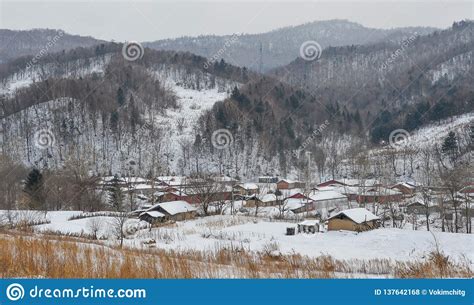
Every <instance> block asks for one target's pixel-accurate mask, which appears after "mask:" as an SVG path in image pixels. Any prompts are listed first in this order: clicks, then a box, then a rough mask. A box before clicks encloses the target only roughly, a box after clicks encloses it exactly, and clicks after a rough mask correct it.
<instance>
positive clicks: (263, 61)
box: [145, 20, 436, 71]
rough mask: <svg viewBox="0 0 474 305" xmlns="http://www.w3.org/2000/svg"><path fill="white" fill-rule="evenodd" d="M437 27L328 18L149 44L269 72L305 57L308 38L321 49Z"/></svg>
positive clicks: (423, 32) (422, 32)
mask: <svg viewBox="0 0 474 305" xmlns="http://www.w3.org/2000/svg"><path fill="white" fill-rule="evenodd" d="M435 30H436V29H434V28H426V27H407V28H396V29H387V30H382V29H374V28H367V27H364V26H362V25H360V24H358V23H354V22H350V21H347V20H326V21H315V22H310V23H306V24H302V25H298V26H291V27H285V28H281V29H276V30H273V31H270V32H267V33H261V34H244V33H236V34H234V35H226V36H215V35H202V36H199V37H182V38H177V39H165V40H158V41H154V42H149V43H145V45H146V46H148V47H150V48H154V49H158V50H179V51H187V52H191V53H195V54H198V55H202V56H205V57H207V58H210V59H213V60H215V61H219V60H220V59H224V60H225V61H227V62H230V63H232V64H235V65H238V66H245V67H248V68H249V69H252V70H255V71H260V69H261V70H262V71H267V70H269V69H272V68H275V67H279V66H284V65H286V64H289V63H290V62H291V61H293V60H294V59H295V58H296V57H299V56H301V55H300V47H301V45H302V44H303V43H304V42H308V41H316V42H317V43H318V44H319V46H320V47H321V48H327V47H330V46H332V47H336V46H346V45H360V44H373V43H376V42H387V43H396V42H399V41H401V40H403V39H406V38H407V37H410V36H412V35H414V34H415V33H417V34H418V35H426V34H429V33H432V32H434V31H435Z"/></svg>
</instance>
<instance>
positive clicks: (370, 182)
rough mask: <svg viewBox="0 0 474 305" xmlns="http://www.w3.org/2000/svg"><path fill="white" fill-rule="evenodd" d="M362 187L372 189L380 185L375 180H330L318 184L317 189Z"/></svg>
mask: <svg viewBox="0 0 474 305" xmlns="http://www.w3.org/2000/svg"><path fill="white" fill-rule="evenodd" d="M335 185H339V186H362V187H367V186H370V187H374V186H381V185H382V184H381V183H380V182H379V181H377V180H375V179H360V180H359V179H346V178H344V179H331V180H328V181H325V182H322V183H319V184H318V185H317V186H318V187H324V186H335Z"/></svg>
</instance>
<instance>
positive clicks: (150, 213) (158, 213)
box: [140, 211, 165, 218]
mask: <svg viewBox="0 0 474 305" xmlns="http://www.w3.org/2000/svg"><path fill="white" fill-rule="evenodd" d="M145 214H147V215H150V216H151V217H153V218H161V217H165V214H163V213H160V212H158V211H149V212H143V213H141V214H140V216H142V215H145Z"/></svg>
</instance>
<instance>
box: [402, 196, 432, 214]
mask: <svg viewBox="0 0 474 305" xmlns="http://www.w3.org/2000/svg"><path fill="white" fill-rule="evenodd" d="M426 205H428V214H431V213H439V211H440V208H439V206H438V205H436V204H435V203H434V202H433V201H428V202H427V204H425V202H424V200H422V199H421V200H420V199H415V200H412V201H410V202H409V203H408V204H407V205H406V208H405V209H406V210H405V211H406V213H407V214H415V215H425V214H426V212H427V211H426V209H427V207H426Z"/></svg>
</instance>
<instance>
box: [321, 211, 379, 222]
mask: <svg viewBox="0 0 474 305" xmlns="http://www.w3.org/2000/svg"><path fill="white" fill-rule="evenodd" d="M339 215H345V216H346V217H347V218H350V219H351V220H352V221H354V222H355V223H363V222H366V221H371V220H376V219H379V217H377V216H376V215H374V214H372V212H370V211H368V210H366V209H364V208H355V209H349V210H343V211H340V212H339V213H337V214H335V215H333V216H331V217H330V218H329V219H332V218H335V217H337V216H339Z"/></svg>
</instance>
